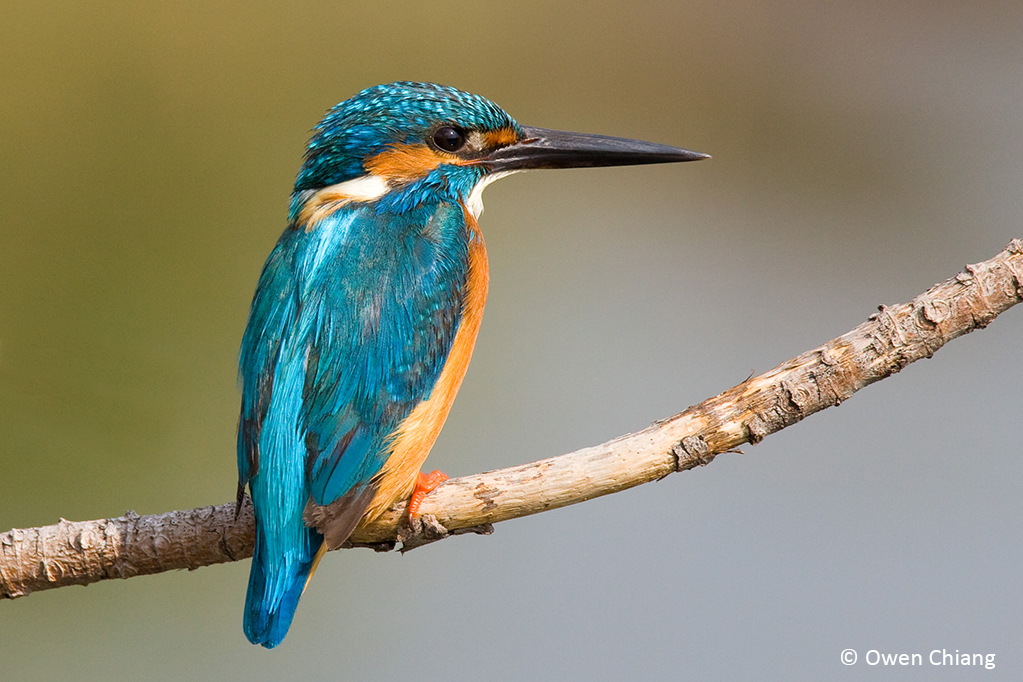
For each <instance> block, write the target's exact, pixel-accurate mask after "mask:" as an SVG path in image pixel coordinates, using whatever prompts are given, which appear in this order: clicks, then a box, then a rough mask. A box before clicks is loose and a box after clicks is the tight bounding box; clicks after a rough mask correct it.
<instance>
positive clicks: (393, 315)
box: [238, 204, 468, 646]
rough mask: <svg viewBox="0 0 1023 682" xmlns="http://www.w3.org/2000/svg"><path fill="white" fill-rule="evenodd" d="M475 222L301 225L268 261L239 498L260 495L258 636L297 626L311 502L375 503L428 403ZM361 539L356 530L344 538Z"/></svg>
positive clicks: (453, 217)
mask: <svg viewBox="0 0 1023 682" xmlns="http://www.w3.org/2000/svg"><path fill="white" fill-rule="evenodd" d="M467 268H468V244H467V237H466V227H465V222H464V214H463V212H462V210H461V208H460V207H459V206H451V205H449V204H435V205H433V206H428V207H422V208H420V209H416V210H413V211H409V212H407V213H405V214H403V215H401V216H400V218H398V217H395V216H394V215H393V214H391V215H386V214H378V213H377V212H376V211H375V210H374V209H373V207H372V206H360V207H355V208H344V209H341V210H338V211H335V212H334V213H333V214H331V215H329V216H327V217H326V218H324V219H323V220H321V221H320V222H319V223H318V224H317V225H316V226H315V228H314V229H312V230H306V229H304V227H303V226H293V227H291V228H289V230H288V231H286V232H285V233H284V235H282V237H281V239H280V240H279V241H278V244H277V246H276V248H275V249H274V251H273V253H272V254H271V255H270V257H269V259H268V260H267V263H266V265H265V266H264V269H263V274H262V276H261V277H260V282H259V286H258V288H257V291H256V296H255V299H254V300H253V304H252V309H251V311H250V317H249V324H248V327H247V328H246V332H245V337H244V339H243V342H242V351H241V358H240V378H241V383H242V414H241V419H240V422H239V432H238V473H239V490H241V489H242V488H243V487H244V486H245V485H248V486H249V489H250V490H251V493H252V500H253V506H254V509H255V514H256V548H255V553H254V556H253V565H252V572H251V574H250V582H249V594H248V597H247V599H246V611H245V632H246V634H247V635H248V636H249V639H250V640H251V641H253V642H255V643H261V644H264V645H265V646H275V645H276V643H278V642H280V641H281V640H282V639H283V637H284V634H285V633H286V632H287V628H288V625H290V621H291V618H292V616H293V614H294V609H295V607H296V606H297V603H298V597H299V596H300V595H301V591H302V588H303V587H304V583H305V580H306V577H307V576H308V574H309V570H310V569H311V566H312V561H313V557H314V555H315V554H316V551H317V550H318V549H319V547H320V544H321V543H322V542H323V538H322V536H320V534H319V533H318V532H316V531H315V530H312V529H308V528H306V526H305V523H304V521H303V518H302V514H303V510H304V508H305V506H306V504H307V502H308V501H309V500H312V501H313V502H314V503H316V504H317V505H329V504H331V503H334V502H336V501H338V500H341V501H342V503H343V504H344V505H347V506H349V507H351V508H350V509H349V510H348V511H349V514H348V516H349V517H350V518H351V519H352V520H351V525H354V524H355V523H356V522H357V521H358V519H359V517H361V515H362V511H363V509H364V508H365V505H367V504H368V503H369V501H370V498H371V497H372V489H371V488H372V484H371V479H372V477H373V476H374V475H375V474H376V473H377V472H378V471H380V468H381V467H382V466H383V463H384V461H385V459H386V456H387V440H388V437H389V436H390V435H391V434H392V433H393V431H394V430H395V428H397V426H398V425H399V424H400V423H401V421H402V420H403V419H404V418H405V417H406V416H408V414H409V412H411V411H412V409H413V408H414V407H415V406H416V405H417V404H418V403H419V402H421V401H423V400H425V399H427V398H428V397H429V395H430V391H431V390H432V388H433V385H434V384H435V383H436V381H437V377H438V376H439V375H440V372H441V369H442V368H443V366H444V362H445V360H446V358H447V355H448V352H449V351H450V348H451V343H452V341H453V339H454V335H455V332H456V330H457V327H458V322H459V320H460V317H461V299H462V294H463V290H464V287H465V280H466V273H467ZM347 532H350V528H349V529H348V530H347V531H346V533H347Z"/></svg>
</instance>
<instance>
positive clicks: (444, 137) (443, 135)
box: [433, 126, 465, 152]
mask: <svg viewBox="0 0 1023 682" xmlns="http://www.w3.org/2000/svg"><path fill="white" fill-rule="evenodd" d="M433 143H434V144H435V145H437V147H438V148H439V149H443V150H444V151H446V152H457V151H458V150H459V149H461V148H462V146H463V145H464V144H465V133H463V132H462V131H461V130H459V129H458V128H454V127H452V126H442V127H440V128H437V131H436V132H434V134H433Z"/></svg>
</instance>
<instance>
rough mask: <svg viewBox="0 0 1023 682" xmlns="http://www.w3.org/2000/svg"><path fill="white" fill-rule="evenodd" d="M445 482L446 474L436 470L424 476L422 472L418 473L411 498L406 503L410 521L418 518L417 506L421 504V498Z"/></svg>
mask: <svg viewBox="0 0 1023 682" xmlns="http://www.w3.org/2000/svg"><path fill="white" fill-rule="evenodd" d="M446 480H448V476H447V474H445V473H444V472H442V471H437V470H436V469H435V470H434V471H433V472H431V473H429V474H424V473H423V472H422V471H420V472H419V477H418V478H417V479H416V487H415V488H413V489H412V497H410V498H409V501H408V518H409V520H410V521H411V520H412V519H415V518H418V517H419V505H420V504H422V503H423V498H424V497H426V496H427V495H428V494H430V492H432V491H433V489H434V488H436V487H437V486H439V485H440V484H441V483H443V482H444V481H446Z"/></svg>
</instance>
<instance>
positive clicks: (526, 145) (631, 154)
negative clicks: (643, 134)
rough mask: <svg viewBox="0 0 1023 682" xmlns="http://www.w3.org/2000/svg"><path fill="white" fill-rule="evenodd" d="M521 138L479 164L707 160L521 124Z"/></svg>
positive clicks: (507, 167)
mask: <svg viewBox="0 0 1023 682" xmlns="http://www.w3.org/2000/svg"><path fill="white" fill-rule="evenodd" d="M522 132H524V133H525V134H526V136H525V138H524V139H522V140H520V141H519V142H516V143H515V144H511V145H508V146H507V147H501V148H500V149H496V150H494V151H493V152H491V153H490V154H489V155H488V156H486V157H485V158H484V159H483V161H482V163H483V164H484V165H485V166H486V167H487V168H488V169H489V170H490V171H492V172H503V171H513V170H526V169H531V168H584V167H594V166H634V165H639V164H644V163H677V162H680V161H699V160H700V159H709V158H710V156H708V155H707V154H701V153H699V152H691V151H689V150H687V149H679V148H678V147H669V146H667V145H664V144H657V143H655V142H641V141H639V140H629V139H626V138H624V137H607V136H605V135H590V134H588V133H569V132H565V131H563V130H547V129H546V128H530V127H528V126H522Z"/></svg>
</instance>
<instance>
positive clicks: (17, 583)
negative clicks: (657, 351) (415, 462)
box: [0, 239, 1023, 599]
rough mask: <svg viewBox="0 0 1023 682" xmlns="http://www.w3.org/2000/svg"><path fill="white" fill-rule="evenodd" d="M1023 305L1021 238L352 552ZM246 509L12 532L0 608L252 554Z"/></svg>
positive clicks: (584, 489) (646, 466)
mask: <svg viewBox="0 0 1023 682" xmlns="http://www.w3.org/2000/svg"><path fill="white" fill-rule="evenodd" d="M1021 300H1023V241H1020V240H1018V239H1016V240H1013V241H1012V242H1011V243H1010V244H1009V246H1008V247H1006V249H1005V250H1004V251H1002V252H1001V253H1000V254H998V255H997V256H995V257H994V258H992V259H991V260H989V261H986V262H984V263H980V264H977V265H968V266H966V268H965V270H963V272H961V273H959V274H958V275H956V276H955V277H953V278H952V279H950V280H948V281H946V282H943V283H941V284H938V285H935V286H934V287H932V288H930V289H929V290H928V291H926V292H925V293H923V294H921V295H920V296H917V297H916V298H915V299H913V300H912V301H910V302H909V303H905V304H902V305H897V306H892V307H886V306H880V307H879V309H878V310H879V312H877V313H876V314H874V315H871V316H870V318H869V319H868V320H867V321H866V322H864V323H863V324H861V325H860V326H858V327H856V328H855V329H853V330H852V331H850V332H849V333H847V334H844V335H843V336H840V337H838V338H837V339H834V340H832V341H830V342H828V343H826V344H824V345H822V346H820V347H818V348H815V349H813V350H810V351H807V352H805V353H803V354H802V355H799V356H798V357H795V358H793V359H792V360H789V361H788V362H785V363H783V364H781V365H779V366H778V367H776V368H774V369H772V370H771V371H769V372H767V373H765V374H762V375H760V376H757V377H751V378H750V379H748V380H746V381H744V382H743V383H741V384H739V385H738V386H735V387H734V388H731V389H729V390H727V391H725V392H724V393H721V394H719V395H717V396H715V397H713V398H710V399H708V400H705V401H704V402H702V403H700V404H699V405H696V406H694V407H690V408H689V409H687V410H685V411H684V412H682V413H680V414H678V415H675V416H674V417H671V418H668V419H664V420H661V421H659V422H657V423H655V424H653V425H651V426H650V427H648V428H646V429H644V430H642V431H639V432H637V433H633V434H629V435H626V436H621V437H619V438H616V439H614V440H612V441H609V442H607V443H604V444H602V445H597V446H595V447H590V448H584V449H582V450H577V451H576V452H573V453H570V454H567V455H562V456H560V457H554V458H551V459H544V460H540V461H537V462H533V463H531V464H524V465H521V466H517V467H511V468H508V469H502V470H500V471H491V472H486V473H482V474H477V475H475V476H465V477H462V478H456V479H451V480H449V481H447V482H446V483H444V484H442V485H440V486H439V487H438V488H437V489H436V490H434V491H433V493H431V494H430V495H428V496H427V497H426V499H425V500H424V501H423V504H422V506H421V508H420V510H421V512H422V513H423V517H422V519H421V520H420V521H419V522H417V523H416V524H415V527H413V528H409V527H407V526H404V524H402V523H401V521H402V519H403V518H404V513H405V503H404V502H402V503H399V504H396V505H395V506H394V507H392V508H391V509H390V510H388V512H387V513H385V514H384V515H383V516H382V517H381V518H379V519H377V520H376V521H374V522H373V523H372V524H368V525H366V526H360V527H359V528H357V529H356V531H355V533H354V534H353V536H352V538H351V540H350V542H349V543H347V545H348V546H358V547H372V548H374V549H378V550H389V549H393V548H394V547H395V546H396V543H398V542H400V543H402V548H403V551H404V550H408V549H412V548H415V547H418V546H421V545H423V544H427V543H430V542H434V541H436V540H440V539H443V538H445V537H448V536H450V535H457V534H462V533H484V534H486V533H489V532H491V531H492V529H493V527H492V524H494V523H497V522H499V521H504V520H507V519H512V518H517V517H520V516H526V515H529V514H535V513H538V512H542V511H546V510H548V509H556V508H558V507H564V506H566V505H570V504H575V503H577V502H582V501H585V500H589V499H592V498H594V497H599V496H601V495H607V494H610V493H614V492H618V491H619V490H625V489H627V488H631V487H633V486H636V485H640V484H642V483H647V482H650V481H654V480H657V479H660V478H664V477H665V476H667V475H668V474H671V473H674V472H677V471H685V470H687V469H692V468H694V467H697V466H705V465H706V464H709V463H710V462H711V461H712V460H713V459H714V458H715V457H716V456H717V455H719V454H722V453H726V452H734V451H735V448H737V447H739V446H740V445H742V444H743V443H751V444H754V445H755V444H756V443H759V442H760V441H761V440H763V439H764V438H765V437H767V436H769V435H770V434H772V433H774V432H776V431H779V430H781V429H783V428H785V427H786V426H790V425H792V424H795V423H796V422H798V421H800V420H802V419H804V418H806V417H808V416H809V415H811V414H813V413H814V412H819V411H820V410H823V409H825V408H827V407H832V406H835V405H839V404H841V403H842V402H843V401H845V400H848V399H849V398H850V397H851V396H852V394H853V393H855V392H856V391H858V390H859V389H861V388H863V387H864V386H867V385H869V384H872V383H874V382H875V381H880V380H881V379H884V378H886V377H889V376H891V375H892V374H895V373H897V372H898V371H899V370H901V369H902V368H903V367H905V366H906V365H908V364H909V363H911V362H914V361H916V360H919V359H921V358H929V357H931V356H932V355H933V354H934V353H935V351H937V350H938V349H939V348H941V347H942V346H943V345H944V344H946V343H948V342H949V341H951V340H952V339H955V338H956V337H959V336H962V335H963V334H967V333H969V332H971V331H973V330H974V329H978V328H983V327H985V326H987V325H988V324H989V323H990V322H991V321H992V320H994V318H995V317H997V316H998V315H999V314H1000V313H1002V312H1004V311H1005V310H1008V309H1009V308H1010V307H1012V306H1013V305H1015V304H1017V303H1019V302H1020V301H1021ZM252 543H253V521H252V508H251V505H249V504H245V505H244V506H243V507H242V509H241V513H240V514H239V515H238V517H237V518H235V504H234V503H229V504H223V505H218V506H215V507H203V508H199V509H191V510H187V511H174V512H167V513H165V514H154V515H151V516H139V515H138V514H135V513H134V512H128V513H127V514H126V515H125V516H122V517H119V518H115V519H101V520H97V521H82V522H71V521H66V520H64V519H61V521H60V523H58V524H56V525H53V526H45V527H41V528H30V529H14V530H11V531H8V532H6V533H3V534H0V598H8V599H11V598H14V597H20V596H24V595H27V594H30V593H31V592H35V591H39V590H44V589H50V588H54V587H61V586H64V585H87V584H89V583H93V582H97V581H99V580H106V579H109V578H130V577H133V576H136V575H145V574H151V573H160V572H162V571H168V570H172V569H179V568H187V569H189V570H191V569H195V568H198V567H200V566H208V565H211V564H216V563H224V562H227V561H237V560H240V559H245V558H248V557H250V556H252Z"/></svg>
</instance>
